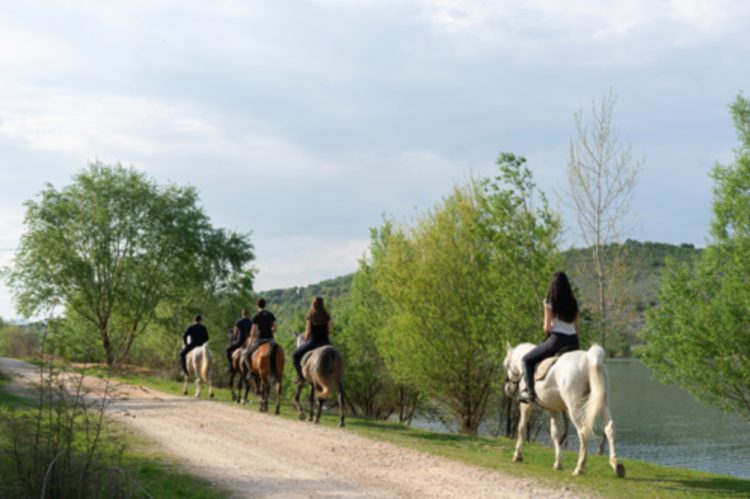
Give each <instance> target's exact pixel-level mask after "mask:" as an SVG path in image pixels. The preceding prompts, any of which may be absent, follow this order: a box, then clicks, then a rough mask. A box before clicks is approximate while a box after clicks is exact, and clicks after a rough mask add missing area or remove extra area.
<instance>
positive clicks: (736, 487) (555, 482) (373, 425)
mask: <svg viewBox="0 0 750 499" xmlns="http://www.w3.org/2000/svg"><path fill="white" fill-rule="evenodd" d="M115 378H116V379H118V380H120V381H124V382H127V383H132V384H138V385H142V386H146V387H149V388H153V389H156V390H161V391H163V392H166V393H171V394H181V393H182V383H179V382H177V381H174V380H167V379H163V378H157V377H149V376H136V375H129V374H122V375H119V376H116V377H115ZM189 390H190V391H189V393H190V395H192V394H193V393H194V392H193V390H194V386H193V385H190V387H189ZM203 397H207V391H206V390H204V392H203ZM215 399H216V400H217V401H220V402H224V403H231V397H230V393H229V390H227V389H216V396H215ZM243 407H247V409H248V410H254V411H257V410H258V409H257V404H255V403H252V404H251V405H250V406H243ZM264 416H265V417H276V416H273V415H272V414H264ZM282 417H284V418H286V419H292V420H297V413H296V410H295V409H294V408H293V407H292V406H291V404H284V405H283V407H282ZM299 424H310V423H307V422H299ZM321 424H323V425H325V426H331V427H334V426H336V425H337V424H338V415H337V413H333V412H332V413H330V414H326V413H324V415H323V418H322V419H321ZM338 431H342V430H338ZM343 431H353V432H355V433H357V434H359V435H361V436H363V437H366V438H370V439H374V440H379V441H386V442H390V443H393V444H396V445H399V446H403V447H408V448H411V449H416V450H418V451H421V452H425V453H428V454H432V455H436V456H442V457H446V458H448V459H452V460H455V461H459V462H462V463H466V464H469V465H473V466H478V467H481V468H485V469H488V470H495V471H500V472H502V473H507V474H509V475H512V476H515V477H519V478H527V479H531V480H539V481H540V482H544V483H545V484H547V485H549V486H551V487H558V488H563V487H567V488H569V489H571V490H579V491H581V492H585V491H591V492H594V493H596V494H598V495H601V496H604V497H617V498H621V497H634V498H636V497H637V498H641V497H644V498H648V497H654V498H656V497H658V498H662V497H664V498H668V497H707V498H715V497H750V480H743V479H741V478H737V477H732V476H725V475H717V474H712V473H707V472H701V471H694V470H688V469H682V468H670V467H666V466H661V465H658V464H652V463H647V462H643V461H638V460H634V459H624V460H623V459H622V458H620V459H621V462H623V463H624V465H625V468H626V471H627V474H626V477H625V478H622V479H618V478H617V477H615V475H614V472H613V471H612V469H611V468H610V467H609V464H608V460H607V458H606V456H597V455H592V454H589V458H588V461H587V465H586V475H585V476H582V477H573V476H571V474H570V473H571V472H572V470H573V468H574V467H575V462H576V460H577V457H578V453H577V451H576V452H573V451H564V456H563V465H564V466H565V470H563V471H554V470H552V463H553V460H554V453H553V450H552V449H550V448H547V447H544V446H541V445H538V444H534V443H527V444H526V445H525V447H524V462H522V463H514V462H512V460H511V457H512V455H513V450H514V448H515V441H512V440H509V439H506V438H490V437H480V436H466V435H456V434H446V433H436V432H429V431H424V430H419V429H415V428H411V427H408V426H405V425H402V424H398V423H393V422H386V421H376V420H372V419H368V418H362V417H353V416H347V427H346V429H345V430H343Z"/></svg>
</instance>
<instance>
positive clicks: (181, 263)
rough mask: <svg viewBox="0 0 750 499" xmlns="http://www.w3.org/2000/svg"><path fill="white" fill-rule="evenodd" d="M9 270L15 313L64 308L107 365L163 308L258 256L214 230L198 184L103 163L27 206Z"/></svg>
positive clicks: (244, 240)
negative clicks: (165, 181) (162, 182)
mask: <svg viewBox="0 0 750 499" xmlns="http://www.w3.org/2000/svg"><path fill="white" fill-rule="evenodd" d="M24 223H25V225H26V232H25V233H24V235H23V236H22V238H21V244H20V247H19V250H18V253H17V254H16V258H15V262H14V266H13V267H12V268H11V269H9V271H8V272H7V273H6V277H7V281H8V283H9V285H10V286H11V287H12V288H13V290H14V294H15V298H16V301H17V304H18V308H19V311H20V312H21V313H22V314H24V315H26V316H31V315H35V314H39V313H42V312H44V311H45V310H46V309H48V308H50V307H53V306H55V305H62V306H64V307H65V309H66V310H68V311H69V312H70V314H69V315H71V316H76V317H78V318H79V319H80V320H81V321H83V322H84V323H85V324H88V326H89V327H91V328H92V329H93V330H94V331H96V333H97V334H98V336H99V338H100V340H101V343H102V348H103V350H104V352H105V357H106V361H107V364H108V365H110V366H112V365H114V364H116V363H117V362H119V361H120V360H122V359H123V358H124V357H125V356H127V354H128V352H129V351H130V348H131V346H132V344H133V341H134V340H135V339H136V338H137V337H138V336H139V335H141V334H142V333H143V332H144V331H145V329H146V328H147V326H148V325H149V323H150V322H151V321H152V319H153V318H154V315H155V311H156V310H157V308H158V307H159V305H160V304H164V303H166V302H169V301H170V300H173V301H179V300H180V299H184V298H185V297H186V296H189V295H192V294H193V293H196V294H197V295H201V294H202V293H201V291H208V292H212V291H216V290H218V289H220V288H221V287H222V285H223V284H224V283H227V282H229V281H230V280H231V277H232V276H236V275H238V274H241V273H243V272H245V273H247V271H248V269H247V268H246V267H247V264H248V263H249V262H250V261H251V260H252V259H253V251H252V245H251V243H250V241H249V236H248V235H246V234H238V233H234V232H227V231H224V230H221V229H214V228H213V227H212V226H211V224H210V221H209V219H208V217H207V216H206V214H205V213H204V212H203V210H202V208H201V207H200V206H199V204H198V195H197V192H196V191H195V189H193V188H192V187H178V186H174V185H169V186H166V187H162V186H159V185H157V184H156V183H154V182H153V181H151V180H149V179H147V178H146V177H145V176H144V175H143V174H142V173H140V172H138V171H136V170H135V169H133V168H126V167H123V166H122V165H120V164H116V165H105V164H102V163H99V162H96V163H92V164H91V165H89V167H88V168H87V169H85V170H83V171H81V172H80V173H78V174H77V175H75V177H74V178H73V183H72V184H70V185H68V186H67V187H65V188H63V189H61V190H57V189H55V188H54V187H53V186H52V185H47V186H46V188H45V189H44V190H43V191H42V192H41V193H40V194H39V199H38V200H31V201H28V202H27V203H26V217H25V220H24Z"/></svg>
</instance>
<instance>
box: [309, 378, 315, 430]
mask: <svg viewBox="0 0 750 499" xmlns="http://www.w3.org/2000/svg"><path fill="white" fill-rule="evenodd" d="M314 411H315V383H310V418H309V419H308V421H312V420H313V414H314V413H315V412H314Z"/></svg>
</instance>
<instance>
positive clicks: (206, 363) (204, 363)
mask: <svg viewBox="0 0 750 499" xmlns="http://www.w3.org/2000/svg"><path fill="white" fill-rule="evenodd" d="M209 369H211V350H209V349H208V343H206V344H204V345H203V355H201V366H200V372H201V374H200V377H201V380H202V381H203V382H204V383H207V382H208V370H209Z"/></svg>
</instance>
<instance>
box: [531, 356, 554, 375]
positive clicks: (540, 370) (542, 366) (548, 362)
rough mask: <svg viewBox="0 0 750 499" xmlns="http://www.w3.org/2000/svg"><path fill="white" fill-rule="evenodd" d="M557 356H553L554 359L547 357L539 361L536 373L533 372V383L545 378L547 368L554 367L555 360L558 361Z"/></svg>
mask: <svg viewBox="0 0 750 499" xmlns="http://www.w3.org/2000/svg"><path fill="white" fill-rule="evenodd" d="M559 358H560V356H559V355H555V356H554V357H547V358H546V359H544V360H543V361H541V362H540V363H539V364H537V366H536V371H534V380H535V381H542V380H543V379H544V377H545V376H547V373H548V372H549V368H550V367H552V366H553V365H555V362H557V359H559Z"/></svg>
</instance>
